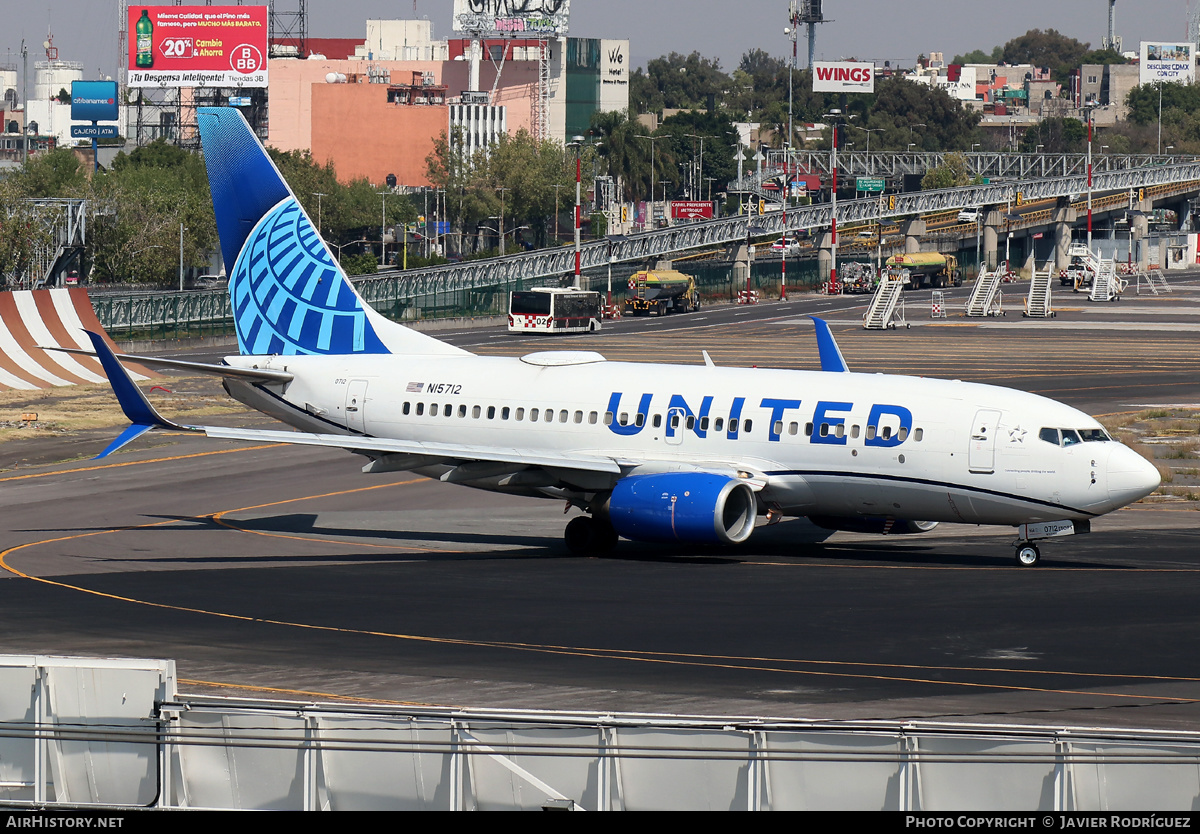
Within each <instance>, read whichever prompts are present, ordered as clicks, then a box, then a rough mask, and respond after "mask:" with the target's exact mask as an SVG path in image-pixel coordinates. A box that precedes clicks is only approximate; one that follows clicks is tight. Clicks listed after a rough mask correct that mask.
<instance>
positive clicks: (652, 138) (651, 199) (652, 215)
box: [634, 134, 660, 228]
mask: <svg viewBox="0 0 1200 834" xmlns="http://www.w3.org/2000/svg"><path fill="white" fill-rule="evenodd" d="M634 135H635V136H637V138H638V139H649V140H650V228H654V141H655V140H656V139H658V138H660V137H658V136H642V135H641V134H634Z"/></svg>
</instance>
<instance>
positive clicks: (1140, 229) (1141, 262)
mask: <svg viewBox="0 0 1200 834" xmlns="http://www.w3.org/2000/svg"><path fill="white" fill-rule="evenodd" d="M1130 227H1131V228H1132V230H1133V246H1134V249H1135V250H1136V254H1137V265H1138V269H1141V270H1143V271H1144V270H1145V269H1147V268H1148V267H1149V266H1150V246H1149V244H1148V243H1147V241H1146V237H1147V236H1148V235H1149V234H1150V220H1149V219H1148V218H1147V217H1146V215H1144V214H1135V215H1134V216H1133V218H1132V220H1130Z"/></svg>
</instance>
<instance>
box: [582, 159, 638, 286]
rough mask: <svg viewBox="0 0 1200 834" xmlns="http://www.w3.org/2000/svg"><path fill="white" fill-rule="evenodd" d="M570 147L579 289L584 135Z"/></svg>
mask: <svg viewBox="0 0 1200 834" xmlns="http://www.w3.org/2000/svg"><path fill="white" fill-rule="evenodd" d="M568 147H573V148H575V280H574V283H572V284H571V286H572V287H574V288H575V289H577V290H578V289H582V286H583V285H582V284H581V279H580V270H579V267H580V263H581V257H580V251H581V250H580V244H579V221H580V213H581V212H580V197H581V184H582V182H583V162H582V153H583V137H582V136H574V137H572V141H571V142H570V143H569V145H568ZM650 147H651V148H653V147H654V146H653V145H651V146H650Z"/></svg>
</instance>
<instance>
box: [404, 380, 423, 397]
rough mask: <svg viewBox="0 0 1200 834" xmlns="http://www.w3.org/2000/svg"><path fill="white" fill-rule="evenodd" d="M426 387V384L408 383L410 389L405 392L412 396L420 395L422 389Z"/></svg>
mask: <svg viewBox="0 0 1200 834" xmlns="http://www.w3.org/2000/svg"><path fill="white" fill-rule="evenodd" d="M424 387H425V383H424V382H410V383H408V388H406V389H405V390H406V391H408V393H410V394H419V393H421V389H422V388H424Z"/></svg>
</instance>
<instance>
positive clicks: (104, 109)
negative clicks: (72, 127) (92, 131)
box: [71, 81, 118, 122]
mask: <svg viewBox="0 0 1200 834" xmlns="http://www.w3.org/2000/svg"><path fill="white" fill-rule="evenodd" d="M117 118H118V116H117V82H116V81H72V82H71V121H73V122H115V121H116V120H117Z"/></svg>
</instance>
